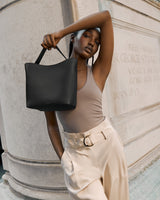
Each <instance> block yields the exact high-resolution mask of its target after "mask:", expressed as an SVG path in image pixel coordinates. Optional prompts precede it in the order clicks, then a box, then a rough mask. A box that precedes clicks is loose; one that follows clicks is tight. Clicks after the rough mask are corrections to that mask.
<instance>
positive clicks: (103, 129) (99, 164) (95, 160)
mask: <svg viewBox="0 0 160 200" xmlns="http://www.w3.org/2000/svg"><path fill="white" fill-rule="evenodd" d="M63 133H64V153H63V155H62V158H61V165H62V168H63V170H64V180H65V184H66V187H67V189H68V192H69V194H70V197H71V199H74V200H82V199H83V200H129V184H128V169H127V162H126V158H125V154H124V147H123V144H122V141H121V138H120V137H119V135H118V133H117V132H116V130H115V129H114V127H113V126H112V125H111V122H110V121H109V119H108V118H107V117H105V119H104V121H102V122H101V123H100V124H99V125H97V126H96V127H94V128H92V129H90V130H88V131H85V132H80V133H69V132H64V131H63Z"/></svg>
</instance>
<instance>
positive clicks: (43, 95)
mask: <svg viewBox="0 0 160 200" xmlns="http://www.w3.org/2000/svg"><path fill="white" fill-rule="evenodd" d="M56 49H57V50H58V51H59V52H60V53H61V54H62V55H63V53H62V52H61V50H60V49H59V48H58V47H56ZM45 51H46V49H45V48H43V49H42V51H41V53H40V55H39V57H38V58H37V60H36V62H35V63H25V75H26V107H27V108H31V109H38V110H40V111H54V110H55V111H56V110H57V111H60V110H72V109H74V108H75V107H76V102H77V59H76V58H69V59H67V58H66V57H65V56H64V55H63V56H64V57H65V59H66V60H64V61H62V62H60V63H57V64H54V65H41V64H39V63H40V61H41V59H42V57H43V55H44V53H45Z"/></svg>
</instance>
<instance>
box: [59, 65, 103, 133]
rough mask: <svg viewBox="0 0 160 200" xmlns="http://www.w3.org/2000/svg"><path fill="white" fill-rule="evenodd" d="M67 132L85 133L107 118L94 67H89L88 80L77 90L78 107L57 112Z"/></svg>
mask: <svg viewBox="0 0 160 200" xmlns="http://www.w3.org/2000/svg"><path fill="white" fill-rule="evenodd" d="M56 113H57V115H58V118H59V120H60V122H61V124H62V126H63V129H64V131H67V132H73V133H78V132H83V131H87V130H89V129H91V128H93V127H95V126H97V125H98V124H100V123H101V122H102V121H103V120H104V118H105V116H103V112H102V92H101V90H100V88H99V87H98V85H97V84H96V82H95V79H94V77H93V73H92V67H91V66H88V67H87V80H86V82H85V84H84V86H83V87H82V88H80V89H79V90H77V105H76V108H75V109H73V110H66V111H56Z"/></svg>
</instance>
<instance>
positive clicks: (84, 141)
mask: <svg viewBox="0 0 160 200" xmlns="http://www.w3.org/2000/svg"><path fill="white" fill-rule="evenodd" d="M86 138H89V135H87V136H85V137H84V138H83V144H84V146H86V147H91V146H93V145H94V144H93V143H92V141H91V140H90V139H89V140H90V142H91V143H92V144H91V145H89V144H86Z"/></svg>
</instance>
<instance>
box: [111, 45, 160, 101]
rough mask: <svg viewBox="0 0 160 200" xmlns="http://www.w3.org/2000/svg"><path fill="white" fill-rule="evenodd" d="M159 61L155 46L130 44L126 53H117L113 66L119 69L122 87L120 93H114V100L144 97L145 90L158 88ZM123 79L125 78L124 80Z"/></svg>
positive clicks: (159, 82)
mask: <svg viewBox="0 0 160 200" xmlns="http://www.w3.org/2000/svg"><path fill="white" fill-rule="evenodd" d="M159 59H160V58H159V56H158V53H157V52H155V50H154V46H153V47H152V46H149V45H148V46H147V45H144V44H143V45H139V44H134V43H128V44H126V48H125V52H123V51H120V53H119V52H117V51H116V52H115V53H114V59H113V65H115V66H116V67H117V70H118V73H120V76H121V79H120V80H121V82H120V84H122V86H120V87H119V89H118V91H114V94H113V95H114V99H115V100H116V99H120V98H125V97H133V96H137V95H141V94H142V95H143V94H144V90H145V88H149V89H151V88H152V87H154V85H155V86H156V87H154V88H157V87H158V86H160V61H159ZM120 68H122V70H121V69H120ZM118 76H119V74H118ZM122 77H124V80H123V79H122ZM124 82H125V83H126V84H124ZM153 84H154V85H153ZM123 85H124V87H123ZM120 88H122V90H120Z"/></svg>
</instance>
